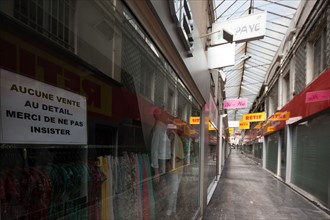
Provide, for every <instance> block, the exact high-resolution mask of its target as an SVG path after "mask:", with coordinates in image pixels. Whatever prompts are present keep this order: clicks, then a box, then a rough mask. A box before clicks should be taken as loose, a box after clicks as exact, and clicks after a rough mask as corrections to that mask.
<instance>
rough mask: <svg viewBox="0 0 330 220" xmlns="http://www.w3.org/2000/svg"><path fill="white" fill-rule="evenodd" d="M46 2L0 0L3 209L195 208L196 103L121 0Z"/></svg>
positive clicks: (125, 211) (13, 215) (136, 213)
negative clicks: (107, 0)
mask: <svg viewBox="0 0 330 220" xmlns="http://www.w3.org/2000/svg"><path fill="white" fill-rule="evenodd" d="M54 2H56V1H37V2H36V1H19V0H17V1H8V2H6V4H8V5H5V4H0V16H1V20H2V21H3V22H1V24H0V49H1V51H6V55H5V56H4V55H3V54H2V55H1V59H0V81H1V90H0V91H1V94H0V96H1V100H0V103H1V115H0V128H1V130H0V141H1V142H0V157H1V158H0V170H1V175H0V205H1V208H0V211H1V219H70V220H71V219H93V220H97V219H164V218H168V217H171V218H173V219H174V218H176V219H182V218H192V217H193V216H194V214H195V212H196V211H197V210H198V207H199V179H200V177H199V173H200V133H201V132H200V125H199V124H190V123H189V120H190V118H191V117H200V116H201V105H200V104H199V103H197V102H196V100H195V99H194V97H193V95H192V93H191V92H190V91H189V89H188V88H186V86H185V85H184V83H183V82H182V81H181V80H180V73H176V72H175V71H174V69H173V68H172V67H171V65H170V63H168V62H167V61H166V59H165V57H163V56H162V54H161V53H160V52H159V50H158V49H157V47H156V46H155V45H154V44H153V43H152V41H151V38H150V37H149V36H148V35H147V32H146V31H145V30H144V29H143V28H142V27H141V26H140V24H139V23H138V21H137V20H136V19H135V18H134V16H133V15H132V14H131V13H130V11H129V10H128V9H126V8H125V5H123V4H122V3H121V2H117V3H116V4H112V2H111V1H109V2H105V1H63V3H59V2H58V4H51V3H54ZM5 6H6V7H5ZM34 8H35V9H36V10H33V9H34ZM28 9H29V11H28V13H27V11H26V10H28ZM30 9H31V10H30ZM33 13H35V16H33ZM52 13H54V14H52ZM61 13H62V14H61ZM55 14H56V16H55ZM60 15H63V16H60ZM86 15H88V16H86ZM62 18H65V19H64V20H62Z"/></svg>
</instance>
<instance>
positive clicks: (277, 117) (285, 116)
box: [269, 112, 290, 121]
mask: <svg viewBox="0 0 330 220" xmlns="http://www.w3.org/2000/svg"><path fill="white" fill-rule="evenodd" d="M289 118H290V112H276V113H275V114H274V115H272V116H271V117H270V118H269V120H270V121H286V120H289Z"/></svg>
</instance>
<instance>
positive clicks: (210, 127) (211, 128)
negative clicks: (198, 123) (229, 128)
mask: <svg viewBox="0 0 330 220" xmlns="http://www.w3.org/2000/svg"><path fill="white" fill-rule="evenodd" d="M214 130H217V129H216V127H215V126H214V125H213V124H212V123H211V122H210V121H209V131H214Z"/></svg>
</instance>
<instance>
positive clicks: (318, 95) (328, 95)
mask: <svg viewBox="0 0 330 220" xmlns="http://www.w3.org/2000/svg"><path fill="white" fill-rule="evenodd" d="M326 100H330V89H328V90H320V91H315V92H307V93H306V101H305V102H306V103H311V102H320V101H326Z"/></svg>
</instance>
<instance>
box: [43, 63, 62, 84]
mask: <svg viewBox="0 0 330 220" xmlns="http://www.w3.org/2000/svg"><path fill="white" fill-rule="evenodd" d="M38 64H39V65H40V66H41V67H42V68H43V70H44V80H45V82H47V83H50V84H53V85H57V74H62V68H61V67H60V66H58V65H56V64H54V63H51V62H50V61H48V60H45V59H43V58H42V57H38Z"/></svg>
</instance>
